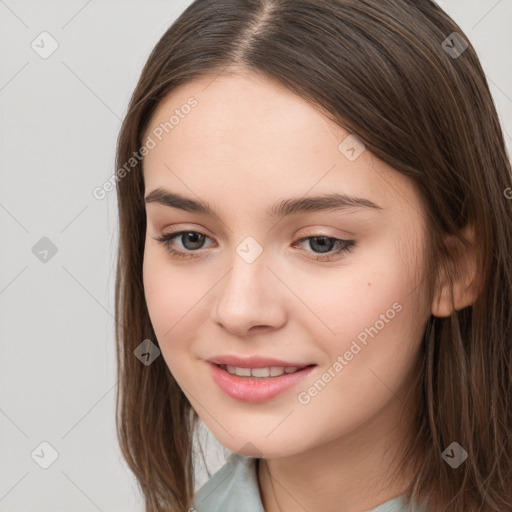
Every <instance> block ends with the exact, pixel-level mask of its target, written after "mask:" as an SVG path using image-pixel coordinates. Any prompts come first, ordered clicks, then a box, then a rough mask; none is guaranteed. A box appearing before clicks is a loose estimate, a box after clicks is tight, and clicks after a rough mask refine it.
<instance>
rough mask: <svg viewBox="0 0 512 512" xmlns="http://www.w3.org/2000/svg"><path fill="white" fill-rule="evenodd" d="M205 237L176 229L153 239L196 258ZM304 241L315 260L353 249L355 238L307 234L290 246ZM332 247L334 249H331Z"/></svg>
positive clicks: (172, 251)
mask: <svg viewBox="0 0 512 512" xmlns="http://www.w3.org/2000/svg"><path fill="white" fill-rule="evenodd" d="M207 238H209V237H208V236H207V235H205V234H204V233H200V232H199V231H178V232H176V233H168V234H162V235H161V236H160V237H159V238H155V240H156V241H157V242H159V243H161V244H162V245H163V246H164V247H165V248H166V249H167V251H168V252H169V253H170V254H172V255H173V256H177V257H178V258H198V257H200V256H201V253H198V250H199V249H202V248H203V244H204V242H205V240H206V239H207ZM176 239H179V240H180V241H181V245H182V248H177V247H176V245H175V242H176ZM304 242H309V245H310V247H311V249H313V253H314V254H316V255H317V256H315V257H313V258H312V259H314V260H316V261H331V260H332V258H333V256H336V255H339V254H341V253H344V252H349V251H351V250H353V248H354V247H355V245H356V241H355V240H344V239H342V238H335V237H330V236H325V235H315V234H309V235H308V236H305V237H302V238H300V239H299V240H297V241H296V242H294V244H293V245H292V246H293V247H296V246H297V245H302V244H303V243H304ZM334 248H335V250H334V251H333V249H334ZM316 251H318V252H316ZM306 252H311V251H306ZM194 253H197V254H194ZM308 257H309V256H308Z"/></svg>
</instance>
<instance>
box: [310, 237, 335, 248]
mask: <svg viewBox="0 0 512 512" xmlns="http://www.w3.org/2000/svg"><path fill="white" fill-rule="evenodd" d="M319 240H320V243H318V241H319ZM334 242H335V240H333V239H329V238H328V237H326V236H321V237H315V238H312V239H311V240H310V241H309V244H310V245H311V248H312V249H313V250H315V251H316V248H315V247H314V246H315V245H316V246H317V248H319V250H318V251H317V252H329V251H331V250H332V247H333V245H334Z"/></svg>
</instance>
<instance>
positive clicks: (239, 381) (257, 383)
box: [208, 362, 315, 402]
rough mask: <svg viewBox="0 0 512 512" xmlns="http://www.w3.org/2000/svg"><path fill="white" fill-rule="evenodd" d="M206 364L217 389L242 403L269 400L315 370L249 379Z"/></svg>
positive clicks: (211, 364)
mask: <svg viewBox="0 0 512 512" xmlns="http://www.w3.org/2000/svg"><path fill="white" fill-rule="evenodd" d="M208 364H209V365H210V371H211V373H212V377H213V380H214V381H215V382H216V383H217V385H218V386H219V388H220V389H221V390H222V391H224V393H226V395H229V396H230V397H231V398H235V399H236V400H242V401H244V402H265V401H266V400H270V399H272V398H274V397H276V396H278V395H280V394H281V393H284V392H285V391H287V390H288V389H290V388H292V387H293V386H295V385H297V384H298V383H299V382H301V381H302V380H303V379H304V378H305V377H307V376H308V375H309V374H310V373H311V372H312V371H313V369H314V368H315V366H308V367H306V368H304V369H302V370H297V371H296V372H295V373H284V374H283V375H280V376H279V377H268V378H256V377H253V378H251V377H239V376H238V375H232V374H231V373H228V372H227V371H226V370H223V369H222V368H219V367H218V366H217V365H216V364H214V363H210V362H209V363H208Z"/></svg>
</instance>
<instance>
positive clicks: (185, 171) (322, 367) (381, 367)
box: [143, 73, 446, 512]
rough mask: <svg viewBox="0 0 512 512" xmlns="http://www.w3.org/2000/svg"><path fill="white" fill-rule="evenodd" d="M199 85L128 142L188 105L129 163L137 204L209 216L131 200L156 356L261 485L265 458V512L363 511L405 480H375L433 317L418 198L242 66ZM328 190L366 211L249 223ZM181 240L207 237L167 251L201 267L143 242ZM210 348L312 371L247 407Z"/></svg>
mask: <svg viewBox="0 0 512 512" xmlns="http://www.w3.org/2000/svg"><path fill="white" fill-rule="evenodd" d="M213 78H214V77H213V76H210V77H205V78H202V79H200V80H196V81H194V82H189V83H187V84H184V85H182V86H180V87H179V88H178V89H175V90H174V91H172V93H171V94H170V95H169V96H168V97H167V98H165V99H164V101H163V102H162V103H161V104H160V105H159V108H158V110H157V111H156V113H155V115H154V116H153V118H152V119H151V121H150V124H149V126H148V129H147V130H146V133H145V134H144V139H143V140H145V137H147V136H148V135H150V134H151V132H152V130H154V129H155V127H157V126H158V125H159V124H160V123H161V122H165V121H166V120H168V119H169V116H170V115H171V114H172V112H173V111H174V110H175V109H177V108H180V107H181V106H182V105H184V104H185V103H187V100H188V99H189V98H190V97H191V96H193V97H194V98H196V99H197V101H198V105H197V106H196V107H195V108H194V109H193V110H192V111H191V112H190V114H188V115H187V116H184V118H183V119H180V122H179V125H177V126H175V127H174V129H173V130H172V131H170V132H169V134H168V135H166V136H165V137H164V138H163V140H162V141H161V142H159V143H158V145H157V146H156V147H155V148H154V149H152V150H151V151H150V152H149V153H148V154H147V156H146V157H145V159H144V180H145V195H147V194H148V193H149V192H150V191H152V190H154V189H156V188H157V187H164V188H166V189H168V190H170V191H173V192H176V193H179V194H182V195H184V196H186V197H189V198H191V199H196V200H197V199H198V198H200V199H201V200H204V201H207V202H208V203H209V204H210V205H211V206H212V208H214V209H215V211H216V212H218V214H219V216H220V219H216V218H214V217H211V216H207V215H202V214H199V213H190V212H185V211H182V210H179V209H175V208H171V207H167V206H163V205H160V204H157V203H148V204H147V205H146V212H147V235H146V245H145V252H144V267H143V272H144V276H143V277H144V288H145V294H146V300H147V305H148V310H149V314H150V318H151V321H152V324H153V327H154V330H155V333H156V335H157V339H158V341H159V344H160V347H161V350H162V356H163V357H164V359H165V362H166V364H167V365H168V367H169V369H170V371H171V372H172V374H173V375H174V377H175V378H176V380H177V382H178V383H179V385H180V386H181V388H182V389H183V391H184V393H185V394H186V396H187V397H188V399H189V400H190V402H191V404H192V406H193V407H194V408H195V410H196V411H197V412H198V414H199V416H200V417H201V418H202V420H203V421H204V423H205V424H206V425H207V427H208V428H209V429H210V430H211V431H212V433H213V434H214V435H215V437H216V438H217V439H218V440H219V441H220V443H222V444H223V445H224V446H226V447H227V448H228V449H230V450H232V451H235V452H239V453H243V454H244V455H251V456H259V457H263V458H264V459H266V463H267V465H268V469H269V470H270V473H271V474H272V478H273V484H274V485H273V488H274V489H273V488H272V483H271V481H270V479H269V476H268V472H267V468H266V467H265V465H264V464H260V465H259V471H258V479H259V485H260V493H261V499H262V502H263V504H264V507H265V510H266V511H267V512H278V511H279V510H283V511H285V510H286V511H287V512H295V511H301V512H303V511H304V510H309V511H311V510H323V511H326V512H330V511H332V512H334V511H338V510H341V509H343V510H345V511H346V512H358V511H361V510H365V509H368V508H371V507H375V506H377V505H378V504H380V503H382V502H384V501H386V500H387V499H389V498H391V497H393V496H396V495H397V494H400V493H401V492H403V490H404V489H405V486H406V484H407V483H408V478H407V477H404V478H403V479H394V480H393V482H387V481H386V475H388V474H389V471H390V468H392V467H393V466H392V465H391V457H392V456H393V454H394V451H395V449H396V448H397V447H399V446H401V443H403V442H404V440H405V439H407V437H408V436H409V435H411V432H412V428H411V425H410V411H412V410H413V409H414V403H415V402H414V396H411V398H410V400H411V401H410V403H408V404H407V405H408V408H407V407H406V408H405V413H404V414H403V416H402V417H401V416H400V412H401V410H402V409H403V408H404V407H405V404H404V401H405V396H406V391H407V390H409V388H410V384H411V379H412V378H413V376H414V374H413V366H414V363H415V360H416V358H417V354H418V349H419V345H420V341H421V336H422V334H423V331H424V328H425V325H426V321H427V319H428V317H429V315H430V313H431V312H432V311H434V312H435V311H436V310H435V305H433V304H432V303H431V301H430V300H429V299H428V298H427V297H425V291H424V290H425V286H423V285H421V279H422V278H423V277H425V276H423V274H422V271H421V269H422V268H423V267H422V265H423V259H422V255H423V253H424V251H425V225H424V215H423V213H422V208H421V206H420V201H419V196H418V194H417V192H416V190H415V188H414V187H413V184H412V182H411V181H410V180H409V179H408V178H407V177H405V176H403V175H402V174H400V173H398V172H397V171H395V170H394V169H392V168H390V167H389V166H388V165H387V164H385V163H384V162H382V161H380V160H379V159H377V158H376V157H375V156H374V155H372V154H371V153H370V151H369V150H365V151H363V153H362V154H361V155H360V156H359V157H358V158H357V159H356V160H354V161H350V160H348V159H347V158H346V157H345V156H344V154H342V153H341V152H340V151H339V150H338V146H339V144H340V142H341V141H343V140H344V139H345V137H347V136H348V135H349V132H347V131H346V130H345V129H343V128H341V127H340V126H338V125H336V124H334V123H332V122H331V121H330V120H328V119H327V118H326V117H324V116H323V115H322V114H321V113H319V111H317V110H316V109H314V108H313V107H312V106H311V105H310V104H309V103H307V102H305V101H304V100H303V99H301V98H300V97H298V96H296V95H295V94H293V93H292V92H290V91H288V90H287V89H285V88H283V87H281V86H278V85H276V84H274V83H270V82H268V81H265V80H264V79H262V78H260V77H257V76H253V75H244V74H241V73H239V74H230V75H228V74H225V75H220V76H217V77H216V78H215V79H213ZM212 79H213V81H212ZM334 191H336V192H339V193H348V194H351V195H355V196H358V197H362V198H366V199H369V200H371V201H373V202H374V203H376V204H377V205H379V206H380V207H381V210H374V209H368V208H357V209H350V210H346V211H344V210H338V211H328V212H322V213H311V212H306V213H299V214H296V215H293V216H290V217H286V218H284V219H282V220H280V221H279V222H278V219H269V218H267V217H266V216H265V215H264V211H265V210H266V209H267V208H269V207H270V206H271V205H273V204H274V203H276V202H278V201H280V200H281V199H286V198H291V197H302V196H305V195H307V196H310V195H317V194H324V193H332V192H334ZM180 230H187V231H198V232H200V233H203V234H205V235H206V236H207V238H206V239H205V241H204V244H203V246H200V244H197V245H196V246H195V247H199V248H198V249H194V246H193V245H192V244H190V243H188V244H187V242H188V240H187V239H185V240H184V239H183V237H177V238H175V239H174V242H173V245H174V247H175V248H177V249H181V250H183V251H187V248H189V249H188V253H189V254H192V255H194V254H195V255H197V254H199V257H196V258H178V257H175V256H173V255H171V254H170V253H169V252H168V251H167V249H166V248H165V246H164V245H163V244H161V243H159V242H157V241H156V240H155V238H158V237H159V236H161V235H162V234H164V233H169V232H177V231H180ZM311 234H315V235H316V236H330V237H335V238H336V237H337V238H341V239H352V240H356V243H357V245H356V246H355V248H353V250H352V251H351V252H345V253H340V254H335V250H336V247H334V249H333V250H332V251H331V253H330V254H331V256H332V261H330V262H322V261H315V257H316V256H319V255H320V254H321V253H320V252H319V249H318V246H317V245H315V244H314V243H311V242H312V241H311V240H310V241H309V242H308V241H304V242H302V243H299V244H298V245H297V244H296V243H295V242H297V240H298V239H299V238H301V237H304V236H311ZM247 236H252V237H253V238H255V239H256V240H257V242H258V243H259V244H260V246H261V247H262V248H263V253H262V254H261V255H260V256H259V257H258V258H257V259H256V260H255V261H254V262H253V263H251V264H248V263H247V262H246V261H244V260H243V259H242V258H241V257H239V255H238V254H237V252H236V248H237V246H238V244H240V242H242V241H243V240H244V239H245V238H246V237H247ZM184 244H187V245H186V246H185V245H184ZM190 247H192V249H190ZM194 251H195V253H194ZM394 303H399V304H400V305H401V306H402V309H401V311H400V312H397V313H396V316H395V317H394V318H393V319H391V320H389V322H386V323H385V326H384V328H382V329H381V330H380V331H379V332H378V334H377V335H376V336H375V337H374V338H369V340H368V343H367V345H366V346H364V348H363V349H362V350H361V351H360V352H359V353H358V354H357V355H356V356H354V358H353V359H352V360H351V361H349V363H348V364H347V365H346V366H345V367H344V368H343V370H342V371H341V372H339V373H338V374H337V375H336V377H334V378H333V379H332V380H331V381H330V382H329V383H328V384H327V385H326V386H325V388H324V389H322V390H321V392H319V393H318V394H317V395H316V396H315V397H313V398H312V399H311V401H310V402H309V403H308V404H307V405H303V404H301V403H300V402H299V401H298V398H297V395H298V393H299V392H301V391H304V390H307V389H308V388H309V387H310V386H311V385H312V384H313V383H314V382H315V381H317V380H318V378H319V377H320V376H321V375H322V374H323V373H325V372H326V371H327V370H328V368H329V367H332V365H333V363H334V362H335V361H336V360H337V357H338V355H340V354H344V353H345V352H346V351H347V350H349V348H350V346H351V343H352V341H353V340H355V339H356V337H357V335H358V334H359V333H361V331H363V330H364V329H365V328H368V327H370V326H374V325H375V323H376V321H377V320H379V318H381V317H380V315H381V314H385V312H386V311H387V310H389V309H390V308H392V305H393V304H394ZM443 304H444V303H443ZM443 304H440V303H438V307H441V308H442V307H445V308H446V304H444V305H443ZM438 312H439V311H438ZM216 354H236V355H241V356H244V355H264V356H270V357H276V358H279V359H283V360H299V361H303V362H305V363H308V362H311V363H316V364H317V366H316V368H315V370H314V372H313V373H312V374H311V375H310V376H309V377H308V378H307V379H306V380H305V381H304V382H302V383H301V384H300V385H298V386H297V387H296V388H293V389H291V390H289V391H287V392H286V393H284V394H282V395H280V396H278V397H276V398H274V399H272V400H269V401H267V402H263V403H258V404H254V403H247V402H242V401H239V400H235V399H233V398H231V397H229V396H227V395H225V394H224V393H223V392H222V391H221V390H220V389H219V388H218V387H217V385H216V384H215V383H214V381H213V380H212V378H211V376H210V372H209V369H208V365H207V364H206V362H205V359H207V358H208V357H211V356H213V355H216ZM400 418H402V421H399V420H400ZM247 443H252V447H250V446H248V445H247ZM274 492H275V494H274ZM276 500H277V501H278V503H279V505H278V504H277V503H276Z"/></svg>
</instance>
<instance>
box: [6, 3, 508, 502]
mask: <svg viewBox="0 0 512 512" xmlns="http://www.w3.org/2000/svg"><path fill="white" fill-rule="evenodd" d="M190 3H191V2H190V1H189V0H183V1H178V0H173V1H169V0H166V1H163V0H151V1H147V2H142V1H134V0H131V1H126V0H124V1H121V0H108V1H107V0H89V1H86V0H83V1H76V0H73V1H67V2H59V1H56V0H54V1H35V0H33V1H28V0H17V1H16V0H5V1H4V0H0V52H1V61H0V62H1V64H0V109H1V110H0V120H1V139H0V144H1V146H0V172H1V174H0V177H1V182H0V228H1V252H0V258H1V259H0V315H1V317H0V318H1V324H0V329H1V330H0V339H1V357H0V365H1V366H0V512H18V511H23V512H33V511H34V512H35V511H37V512H46V511H52V512H61V511H62V512H64V511H66V512H69V511H70V510H72V511H74V512H81V511H83V512H89V511H91V512H94V511H97V510H100V511H103V512H107V511H112V512H114V511H116V512H117V511H123V512H130V511H142V510H143V507H142V500H141V498H140V496H139V494H138V490H137V486H136V483H135V480H134V479H133V477H132V475H131V473H130V472H129V471H128V469H127V467H126V466H125V464H124V462H123V460H122V458H121V455H120V452H119V449H118V446H117V440H116V437H115V428H114V403H115V402H114V399H115V387H114V382H115V351H114V328H113V326H114V321H113V316H112V312H113V305H114V300H113V299H114V293H113V290H114V287H113V285H114V276H115V267H114V261H115V250H116V245H117V233H116V226H117V219H116V214H117V212H116V198H115V192H110V193H109V194H108V195H107V197H106V198H105V199H103V200H97V199H95V198H94V197H93V195H92V190H93V189H94V187H97V186H101V185H102V184H103V183H104V181H105V180H106V179H108V178H109V177H110V176H111V175H112V173H113V172H114V171H115V169H114V150H115V142H116V137H117V134H118V131H119V128H120V123H121V119H122V117H123V116H124V114H125V112H126V107H127V103H128V100H129V97H130V95H131V92H132V90H133V88H134V86H135V84H136V81H137V79H138V76H139V74H140V71H141V69H142V66H143V64H144V62H145V60H146V58H147V57H148V55H149V52H150V51H151V49H152V48H153V46H154V44H155V43H156V42H157V41H158V39H159V38H160V36H161V35H162V34H163V33H164V32H165V30H166V29H167V28H168V26H169V25H170V24H171V23H172V22H173V21H174V19H175V18H176V17H177V16H178V14H179V13H181V12H182V11H183V10H184V9H185V7H186V6H187V5H189V4H190ZM439 3H440V5H441V6H442V7H443V8H444V9H445V10H446V11H447V12H448V13H449V14H450V15H451V16H452V17H453V18H454V19H455V21H457V22H458V23H459V24H460V25H461V27H462V29H463V30H464V31H465V32H466V34H467V35H468V37H469V38H470V40H471V42H472V43H473V44H474V46H475V47H476V49H477V51H478V53H479V56H480V59H481V62H482V65H483V67H484V70H485V72H486V75H487V77H488V79H489V82H490V84H491V90H492V93H493V96H494V98H495V101H496V105H497V108H498V111H499V113H500V117H501V119H502V124H503V127H504V129H505V131H506V132H507V135H506V138H507V144H508V146H509V148H510V144H511V143H512V140H511V139H510V135H509V134H510V133H512V99H511V98H512V66H510V50H511V49H512V34H511V31H510V26H511V25H512V0H499V1H496V0H489V1H485V0H451V1H450V0H443V1H442V2H439ZM44 31H46V32H48V33H49V34H50V35H51V38H53V39H54V40H55V41H56V42H57V43H58V48H57V50H56V51H55V52H54V53H53V54H52V55H50V56H49V57H48V58H46V59H44V58H42V57H41V56H40V54H38V53H37V52H36V51H35V50H34V49H33V48H32V47H31V44H32V42H33V41H35V43H34V45H39V46H36V48H38V51H39V52H40V53H41V52H44V51H48V50H49V49H51V44H52V40H51V38H50V37H49V36H40V34H41V33H42V32H44ZM447 35H448V34H447ZM42 38H43V39H44V42H43V43H42V42H41V39H42ZM43 45H44V46H43ZM43 237H46V238H48V239H49V240H51V243H52V244H53V245H54V246H55V247H56V250H57V252H56V254H55V255H53V256H52V253H51V249H50V250H49V249H48V247H47V244H48V242H47V241H42V242H40V240H41V238H43ZM38 243H39V244H42V245H36V244H38ZM45 244H46V245H45ZM34 246H36V250H35V252H36V253H37V255H36V254H34V252H33V247H34ZM44 250H49V251H50V252H48V253H47V254H46V253H44ZM45 256H46V259H47V261H46V262H43V261H41V260H40V259H39V258H44V257H45ZM203 435H204V436H205V437H204V439H207V440H208V446H209V448H210V449H209V459H208V460H209V468H210V470H213V471H214V470H216V469H217V468H218V467H220V466H221V465H222V464H223V463H224V460H225V459H224V457H225V454H226V453H229V451H227V450H225V449H223V448H222V447H221V446H220V445H219V444H218V443H217V442H216V440H215V439H214V438H213V437H212V436H211V434H209V433H208V432H207V430H204V431H203ZM42 442H47V443H49V444H50V445H51V446H52V447H53V449H55V450H56V452H57V454H58V458H57V459H56V460H55V462H54V463H53V464H52V465H51V466H50V467H49V468H48V469H42V468H41V467H40V465H38V463H39V464H44V463H45V462H49V461H51V455H52V452H51V449H50V448H48V447H47V446H45V445H42V446H41V443H42ZM34 450H35V451H34ZM31 454H33V457H32V455H31ZM36 461H37V462H38V463H37V462H36ZM198 478H199V481H198V484H199V485H200V484H202V483H203V482H204V479H205V478H206V477H205V473H204V472H203V471H202V468H199V469H198Z"/></svg>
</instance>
